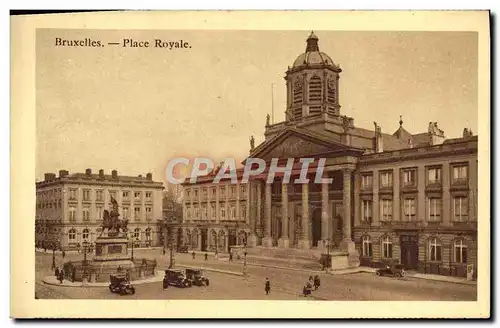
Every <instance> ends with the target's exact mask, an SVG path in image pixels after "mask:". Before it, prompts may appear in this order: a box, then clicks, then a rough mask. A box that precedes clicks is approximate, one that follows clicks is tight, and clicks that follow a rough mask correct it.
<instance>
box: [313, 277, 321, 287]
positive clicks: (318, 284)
mask: <svg viewBox="0 0 500 328" xmlns="http://www.w3.org/2000/svg"><path fill="white" fill-rule="evenodd" d="M319 286H321V281H320V279H319V276H318V275H315V276H314V290H318V288H319Z"/></svg>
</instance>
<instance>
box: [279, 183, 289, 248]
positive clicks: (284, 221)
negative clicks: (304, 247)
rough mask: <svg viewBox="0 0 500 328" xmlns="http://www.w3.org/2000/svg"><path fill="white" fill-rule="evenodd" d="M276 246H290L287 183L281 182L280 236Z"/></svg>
mask: <svg viewBox="0 0 500 328" xmlns="http://www.w3.org/2000/svg"><path fill="white" fill-rule="evenodd" d="M278 247H280V248H288V247H290V240H289V239H288V184H286V183H283V182H282V183H281V238H280V239H279V240H278Z"/></svg>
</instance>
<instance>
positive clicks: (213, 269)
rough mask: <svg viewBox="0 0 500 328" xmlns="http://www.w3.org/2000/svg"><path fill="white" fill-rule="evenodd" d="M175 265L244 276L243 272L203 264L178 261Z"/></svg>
mask: <svg viewBox="0 0 500 328" xmlns="http://www.w3.org/2000/svg"><path fill="white" fill-rule="evenodd" d="M175 265H176V266H180V267H183V268H198V269H200V270H205V271H211V272H218V273H224V274H229V275H233V276H244V274H243V272H236V271H226V270H220V269H215V268H210V267H201V266H196V265H187V264H178V263H176V264H175Z"/></svg>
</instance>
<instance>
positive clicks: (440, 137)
mask: <svg viewBox="0 0 500 328" xmlns="http://www.w3.org/2000/svg"><path fill="white" fill-rule="evenodd" d="M427 132H428V133H429V136H430V145H431V146H435V145H441V144H442V143H443V142H444V139H445V138H446V137H445V136H444V131H443V130H441V129H440V128H439V127H438V124H437V122H429V127H428V128H427Z"/></svg>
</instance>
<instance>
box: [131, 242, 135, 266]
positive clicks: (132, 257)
mask: <svg viewBox="0 0 500 328" xmlns="http://www.w3.org/2000/svg"><path fill="white" fill-rule="evenodd" d="M134 243H135V240H134V238H132V255H131V256H130V259H131V260H132V261H133V260H134Z"/></svg>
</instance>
